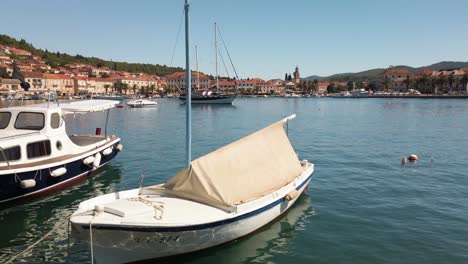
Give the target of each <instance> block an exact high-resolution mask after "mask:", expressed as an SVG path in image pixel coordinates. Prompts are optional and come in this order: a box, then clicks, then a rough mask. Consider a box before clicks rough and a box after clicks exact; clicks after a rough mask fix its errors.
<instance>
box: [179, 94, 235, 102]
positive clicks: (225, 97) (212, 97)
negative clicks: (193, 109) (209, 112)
mask: <svg viewBox="0 0 468 264" xmlns="http://www.w3.org/2000/svg"><path fill="white" fill-rule="evenodd" d="M186 98H187V96H186V95H181V96H179V99H180V100H181V101H182V102H183V103H185V101H186ZM234 99H236V95H235V94H218V93H211V92H206V93H205V94H200V95H195V94H194V95H192V101H191V102H192V104H232V102H233V101H234Z"/></svg>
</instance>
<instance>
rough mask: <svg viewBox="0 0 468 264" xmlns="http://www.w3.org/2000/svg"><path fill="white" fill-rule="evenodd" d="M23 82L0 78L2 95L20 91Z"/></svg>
mask: <svg viewBox="0 0 468 264" xmlns="http://www.w3.org/2000/svg"><path fill="white" fill-rule="evenodd" d="M20 85H21V81H20V80H18V79H2V78H0V93H4V94H8V93H14V92H17V91H18V90H20V88H21V86H20Z"/></svg>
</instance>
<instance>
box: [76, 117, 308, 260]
mask: <svg viewBox="0 0 468 264" xmlns="http://www.w3.org/2000/svg"><path fill="white" fill-rule="evenodd" d="M291 118H293V116H292V117H290V118H286V119H284V120H282V121H280V122H277V123H275V124H273V125H271V126H269V127H267V128H265V129H262V130H260V131H258V132H256V133H254V134H252V135H249V136H247V137H245V138H243V139H240V140H238V141H236V142H234V143H231V144H229V145H227V146H225V147H223V148H221V149H219V150H216V151H214V152H212V153H209V154H207V155H205V156H203V157H201V158H199V159H196V160H194V161H192V163H191V165H190V167H188V168H186V169H183V170H181V171H180V172H179V173H178V174H177V175H175V176H174V177H172V178H171V179H169V180H168V181H167V182H166V183H164V184H160V185H155V186H149V187H146V188H138V189H133V190H128V191H121V192H116V193H111V194H107V195H103V196H99V197H96V198H93V199H90V200H87V201H84V202H82V203H81V204H80V205H79V208H78V210H77V211H76V212H75V213H74V214H73V215H72V217H71V218H70V222H71V224H72V227H73V233H74V234H75V235H76V236H78V237H79V238H80V239H82V240H85V241H88V242H89V243H90V245H91V247H92V248H91V250H92V252H93V254H92V255H93V256H94V257H95V259H96V260H97V261H98V262H100V263H126V262H134V261H141V260H147V259H153V258H160V257H166V256H172V255H177V254H183V253H188V252H193V251H197V250H201V249H205V248H209V247H213V246H216V245H219V244H222V243H225V242H228V241H231V240H234V239H237V238H239V237H242V236H245V235H247V234H250V233H252V232H254V231H255V230H257V229H259V228H260V227H262V226H264V225H266V224H268V223H270V222H271V221H273V220H274V219H276V218H277V217H278V216H280V215H281V214H283V213H285V212H286V210H287V209H288V208H289V207H290V206H291V205H293V204H294V202H295V201H296V200H297V198H298V197H299V196H300V195H301V194H302V193H303V192H304V190H305V189H306V188H307V186H308V184H309V182H310V180H311V177H312V173H313V171H314V165H313V164H311V163H308V162H307V161H302V162H301V161H299V159H298V158H297V156H296V153H295V152H294V149H293V148H292V146H291V145H290V143H289V140H288V138H287V135H286V133H285V131H284V128H283V123H286V122H288V121H289V120H290V119H291Z"/></svg>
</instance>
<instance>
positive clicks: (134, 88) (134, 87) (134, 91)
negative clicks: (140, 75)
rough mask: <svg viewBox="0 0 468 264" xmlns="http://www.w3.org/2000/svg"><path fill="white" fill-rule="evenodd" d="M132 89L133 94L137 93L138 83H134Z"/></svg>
mask: <svg viewBox="0 0 468 264" xmlns="http://www.w3.org/2000/svg"><path fill="white" fill-rule="evenodd" d="M132 90H133V94H136V90H137V85H136V84H134V85H133V87H132Z"/></svg>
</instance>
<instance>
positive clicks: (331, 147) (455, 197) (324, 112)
mask: <svg viewBox="0 0 468 264" xmlns="http://www.w3.org/2000/svg"><path fill="white" fill-rule="evenodd" d="M158 102H159V103H160V105H159V106H158V107H157V108H154V109H114V110H113V111H112V112H111V116H110V127H109V131H110V133H111V134H115V135H118V136H119V137H121V138H122V143H123V145H124V150H123V152H121V153H120V154H119V156H117V158H116V159H115V160H113V161H112V163H111V164H110V165H108V166H107V167H105V168H104V169H102V170H100V171H99V172H98V173H97V175H95V176H94V177H92V178H89V179H88V180H86V181H84V182H82V183H80V184H78V185H75V186H73V187H71V188H69V189H67V190H64V191H61V192H58V193H55V194H53V195H51V196H47V197H45V198H42V199H39V200H37V201H35V202H32V203H28V204H24V205H19V206H16V207H13V208H7V209H2V210H1V211H0V223H1V228H0V230H1V236H0V261H2V262H3V261H5V260H7V259H8V258H9V257H11V256H13V255H15V254H16V253H18V252H20V251H22V250H24V249H25V248H26V247H27V246H29V245H31V244H32V243H33V242H35V241H36V240H37V239H39V238H40V237H41V236H42V235H44V234H45V233H47V232H48V231H49V230H51V229H52V228H53V227H54V226H55V225H56V224H58V223H59V222H61V221H62V220H63V219H64V218H66V217H68V216H69V215H70V214H71V213H72V212H73V211H74V210H75V209H76V207H77V205H78V204H79V202H80V201H82V200H84V199H88V198H91V197H94V196H97V195H100V194H103V193H108V192H111V191H114V190H124V189H130V188H136V187H138V186H139V181H140V176H141V175H142V174H144V175H145V178H144V179H145V180H144V181H145V185H150V184H155V183H160V182H163V181H165V180H167V179H168V178H169V177H171V176H173V175H174V174H175V173H176V172H177V171H178V169H180V168H181V167H182V166H183V165H184V163H185V161H184V159H185V152H184V151H185V150H184V145H185V108H184V106H183V105H180V104H179V102H178V101H177V100H175V99H160V100H159V101H158ZM292 113H296V114H297V118H296V119H295V120H293V121H292V122H291V123H290V126H289V129H290V130H289V135H290V139H291V142H292V144H293V146H294V147H295V149H296V151H297V152H298V153H299V155H300V157H301V158H302V159H308V160H309V161H311V162H313V163H315V165H316V171H315V173H314V176H313V179H312V182H311V185H310V186H309V189H308V190H307V191H306V193H305V194H304V195H303V196H302V197H301V199H300V200H299V201H298V202H297V204H296V205H295V206H294V207H293V208H292V209H291V210H290V211H289V212H288V213H287V214H285V215H284V216H283V217H281V218H280V219H278V220H277V221H275V222H274V223H272V224H270V225H268V226H266V227H264V228H262V229H261V230H260V231H259V232H257V233H255V234H254V235H251V236H248V237H246V238H243V239H240V240H238V241H234V242H232V243H228V244H225V245H223V246H221V247H217V248H214V249H209V250H206V251H202V252H198V253H195V254H190V255H186V256H183V257H179V258H175V259H171V260H170V261H167V263H169V262H170V263H220V262H223V263H239V262H260V263H467V262H468V224H467V219H468V155H467V154H468V137H467V131H468V100H443V99H439V100H438V99H426V100H421V99H332V98H297V99H296V98H295V99H284V98H268V99H267V98H261V99H253V98H252V99H236V100H235V101H234V105H233V106H194V107H193V158H196V157H199V156H201V155H203V154H206V153H208V152H210V151H212V150H215V149H216V148H218V147H220V146H223V145H224V144H227V143H229V142H232V141H234V140H236V139H239V138H241V137H243V136H245V135H248V134H249V133H251V132H254V131H255V130H257V129H260V128H262V127H264V126H266V125H268V124H270V123H272V122H274V121H277V120H279V119H280V118H282V117H285V116H287V115H289V114H292ZM104 117H105V116H104V115H103V113H95V114H91V115H88V116H76V117H75V118H73V117H69V118H68V119H69V120H68V121H69V122H68V123H67V126H68V130H69V131H70V132H75V131H76V132H88V133H94V129H95V127H96V126H103V124H104ZM411 153H415V154H418V155H419V157H420V160H419V161H418V162H416V163H409V164H407V165H406V166H401V163H400V159H401V157H402V156H407V155H409V154H411ZM70 244H71V246H70V248H69V250H67V231H66V225H63V226H61V227H60V228H58V229H57V231H56V232H54V233H53V234H52V235H51V236H50V237H48V238H47V239H45V240H44V241H43V242H41V243H39V244H38V245H37V246H36V247H35V248H34V249H33V250H32V251H30V252H28V253H27V254H25V255H24V256H23V257H22V259H21V260H20V261H21V262H28V263H43V262H73V263H75V262H76V263H78V262H79V263H82V262H90V259H89V253H88V248H87V245H86V244H83V243H80V242H79V241H76V240H74V239H71V240H70ZM67 251H68V252H69V253H70V254H69V255H67Z"/></svg>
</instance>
